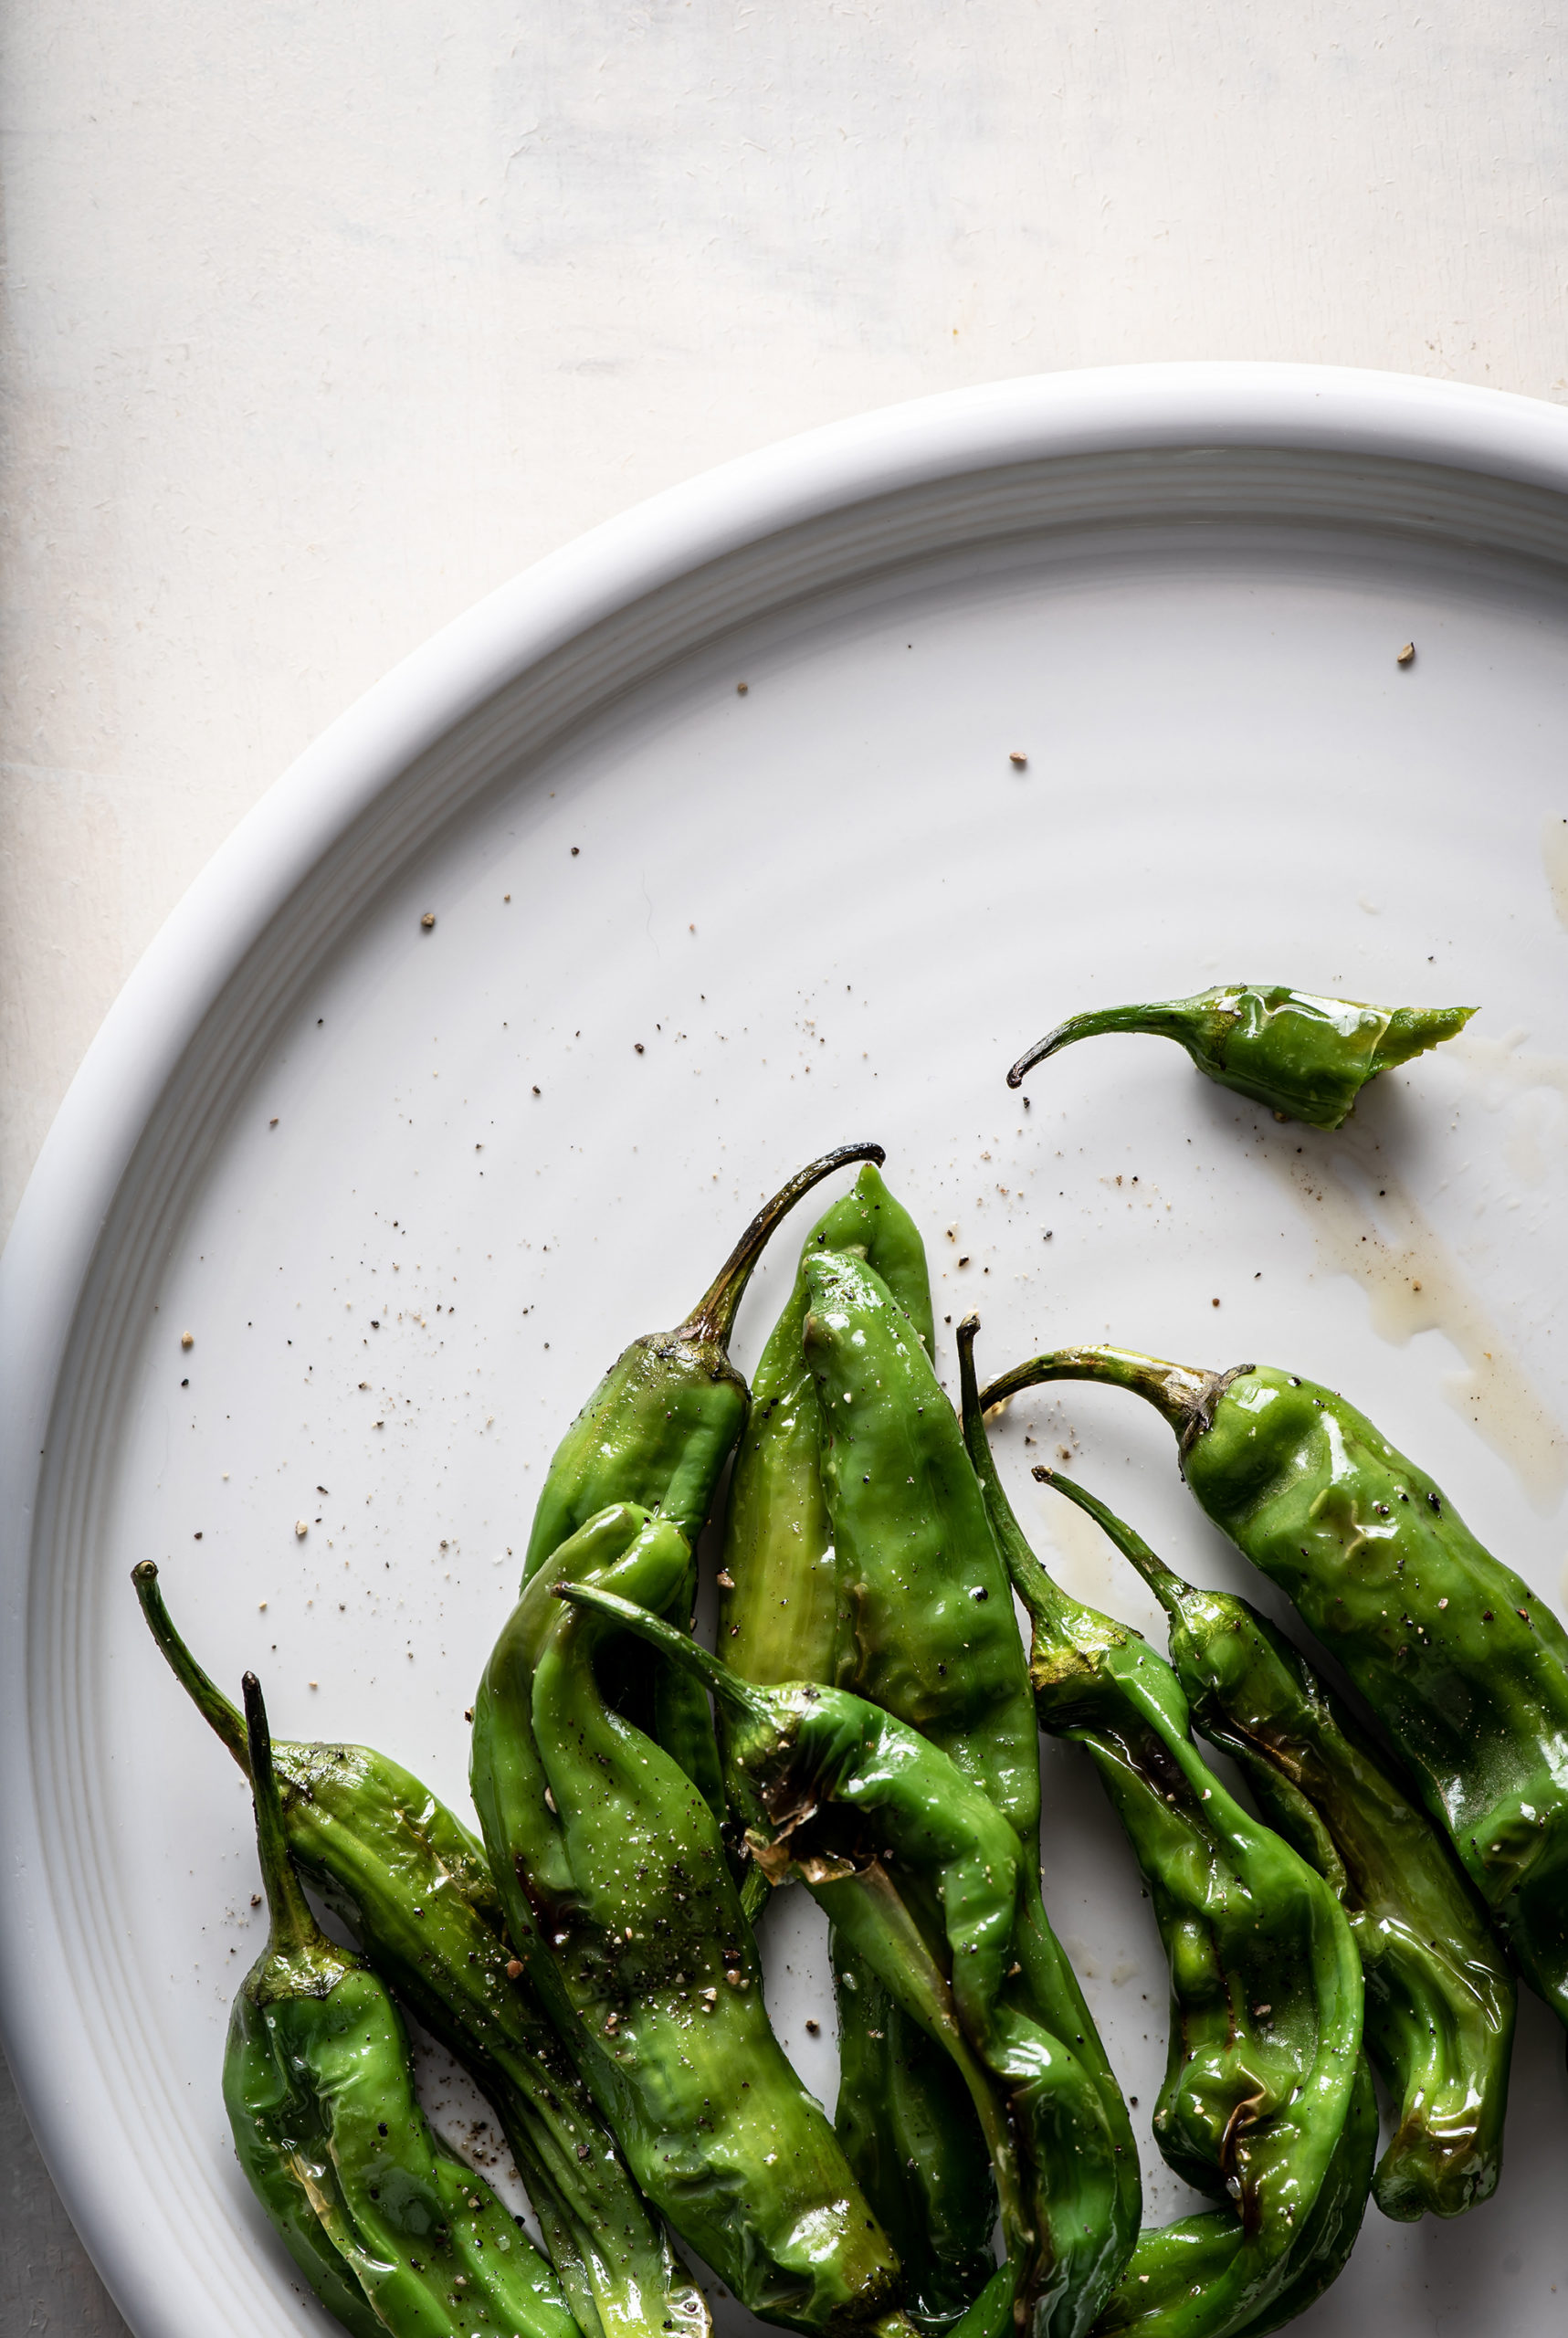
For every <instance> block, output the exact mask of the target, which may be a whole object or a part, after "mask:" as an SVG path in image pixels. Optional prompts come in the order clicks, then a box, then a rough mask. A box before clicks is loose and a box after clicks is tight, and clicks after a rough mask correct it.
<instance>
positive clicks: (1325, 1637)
mask: <svg viewBox="0 0 1568 2338" xmlns="http://www.w3.org/2000/svg"><path fill="white" fill-rule="evenodd" d="M1046 1378H1051V1379H1075V1380H1104V1381H1110V1382H1111V1383H1113V1384H1114V1385H1118V1386H1121V1387H1126V1388H1131V1389H1132V1390H1133V1392H1134V1393H1135V1394H1136V1395H1141V1396H1142V1397H1143V1398H1144V1399H1145V1400H1146V1401H1147V1402H1148V1403H1150V1404H1152V1405H1153V1406H1155V1407H1156V1408H1157V1409H1158V1410H1159V1411H1160V1412H1161V1413H1162V1414H1163V1416H1164V1418H1165V1419H1166V1420H1167V1421H1168V1422H1169V1423H1170V1425H1171V1427H1173V1429H1174V1431H1175V1432H1176V1437H1177V1440H1178V1445H1179V1448H1180V1452H1181V1458H1182V1469H1183V1474H1184V1477H1185V1479H1186V1481H1187V1484H1188V1486H1189V1487H1190V1489H1191V1490H1192V1492H1193V1493H1194V1495H1195V1496H1196V1498H1197V1501H1199V1503H1200V1504H1201V1506H1202V1507H1203V1509H1204V1510H1205V1511H1207V1513H1208V1515H1209V1516H1210V1518H1212V1519H1213V1520H1214V1522H1215V1525H1216V1526H1217V1527H1219V1528H1220V1530H1221V1532H1223V1533H1226V1534H1227V1535H1228V1536H1229V1537H1230V1539H1231V1541H1232V1542H1233V1543H1235V1544H1236V1546H1237V1549H1238V1550H1239V1551H1240V1552H1242V1553H1243V1554H1244V1555H1245V1556H1246V1557H1247V1558H1248V1559H1250V1560H1251V1561H1252V1563H1253V1564H1254V1565H1255V1566H1256V1567H1258V1569H1259V1570H1260V1572H1261V1573H1263V1574H1266V1575H1268V1577H1269V1578H1270V1580H1271V1581H1272V1582H1274V1583H1277V1584H1278V1585H1279V1587H1280V1589H1281V1590H1282V1591H1283V1592H1284V1593H1285V1594H1286V1595H1287V1596H1288V1597H1289V1599H1290V1600H1292V1601H1293V1602H1294V1604H1295V1606H1296V1607H1297V1609H1298V1610H1299V1612H1300V1615H1301V1617H1303V1619H1304V1620H1305V1622H1306V1623H1307V1624H1308V1625H1309V1626H1310V1628H1311V1629H1312V1631H1314V1632H1315V1633H1316V1634H1317V1636H1318V1638H1319V1639H1321V1641H1322V1643H1323V1646H1324V1647H1325V1648H1328V1649H1329V1650H1330V1652H1331V1654H1332V1655H1334V1656H1335V1657H1337V1658H1338V1659H1339V1661H1340V1662H1341V1663H1342V1665H1343V1666H1344V1668H1345V1670H1346V1672H1347V1673H1348V1674H1349V1675H1350V1678H1351V1680H1352V1681H1353V1682H1354V1684H1355V1686H1356V1687H1357V1688H1358V1689H1359V1690H1360V1691H1361V1693H1362V1695H1363V1697H1364V1698H1365V1699H1366V1701H1367V1702H1368V1704H1369V1705H1370V1706H1371V1707H1372V1709H1373V1712H1374V1713H1375V1714H1376V1715H1377V1718H1378V1720H1379V1721H1380V1722H1382V1723H1383V1726H1384V1729H1385V1730H1386V1731H1387V1732H1388V1734H1389V1736H1390V1737H1391V1738H1392V1739H1393V1741H1394V1746H1395V1747H1396V1749H1397V1751H1398V1752H1399V1753H1401V1754H1402V1755H1403V1756H1404V1759H1405V1764H1406V1765H1407V1767H1408V1768H1409V1770H1410V1772H1411V1775H1412V1776H1413V1777H1414V1779H1415V1784H1416V1785H1417V1786H1418V1788H1419V1789H1420V1792H1421V1795H1422V1797H1423V1799H1424V1800H1425V1802H1426V1806H1427V1808H1428V1810H1429V1811H1430V1812H1431V1813H1432V1816H1433V1817H1434V1818H1436V1820H1437V1822H1438V1824H1439V1825H1440V1826H1441V1827H1443V1828H1444V1829H1445V1831H1446V1832H1447V1836H1448V1838H1449V1840H1450V1841H1451V1842H1452V1844H1453V1846H1454V1848H1455V1850H1456V1851H1457V1852H1458V1857H1459V1864H1460V1865H1461V1867H1463V1869H1464V1870H1465V1872H1466V1874H1467V1875H1468V1877H1469V1880H1470V1881H1471V1883H1472V1884H1474V1886H1475V1888H1476V1890H1477V1891H1478V1892H1479V1895H1480V1900H1481V1903H1482V1905H1483V1907H1484V1908H1485V1909H1486V1911H1487V1912H1488V1914H1489V1917H1490V1919H1491V1921H1492V1922H1493V1924H1494V1925H1495V1926H1496V1927H1497V1929H1498V1931H1499V1932H1500V1933H1501V1935H1502V1939H1503V1943H1504V1945H1505V1946H1506V1947H1507V1948H1508V1949H1509V1951H1510V1954H1512V1957H1513V1960H1514V1962H1515V1964H1517V1965H1518V1967H1519V1969H1520V1971H1521V1973H1522V1974H1523V1975H1524V1977H1525V1979H1526V1980H1527V1981H1529V1982H1530V1984H1531V1986H1532V1987H1533V1988H1535V1989H1537V1990H1538V1991H1539V1992H1540V1994H1541V1995H1542V1996H1543V1997H1544V1998H1545V2000H1546V2002H1547V2004H1548V2005H1549V2006H1552V2010H1553V2011H1554V2012H1555V2013H1556V2014H1557V2016H1558V2017H1559V2019H1561V2020H1563V2021H1564V2022H1568V1633H1565V1632H1564V1630H1563V1626H1562V1625H1561V1624H1560V1623H1559V1621H1558V1619H1557V1617H1555V1615H1553V1613H1552V1609H1551V1608H1550V1607H1549V1606H1547V1605H1546V1603H1545V1601H1544V1600H1540V1599H1537V1598H1536V1596H1534V1594H1533V1593H1532V1592H1531V1589H1530V1587H1529V1585H1527V1584H1526V1583H1525V1582H1524V1581H1523V1580H1522V1579H1521V1577H1520V1576H1519V1575H1517V1574H1515V1573H1514V1572H1513V1570H1512V1568H1511V1567H1507V1566H1504V1565H1503V1564H1502V1563H1501V1561H1500V1560H1499V1559H1496V1558H1494V1557H1493V1556H1492V1554H1491V1553H1490V1552H1489V1551H1488V1550H1486V1549H1485V1548H1484V1547H1483V1545H1482V1544H1481V1543H1479V1542H1478V1541H1477V1540H1476V1538H1475V1536H1474V1535H1473V1534H1472V1533H1471V1532H1470V1531H1469V1529H1468V1526H1466V1524H1465V1523H1464V1522H1463V1520H1462V1519H1461V1518H1460V1517H1459V1515H1458V1511H1455V1509H1454V1508H1453V1506H1452V1505H1451V1503H1450V1502H1449V1501H1448V1499H1447V1496H1446V1495H1445V1494H1444V1493H1443V1491H1442V1490H1441V1489H1440V1488H1439V1487H1438V1486H1437V1485H1436V1484H1435V1483H1434V1481H1433V1480H1431V1479H1430V1478H1428V1477H1427V1476H1426V1472H1425V1471H1424V1470H1422V1469H1417V1468H1416V1467H1415V1463H1414V1462H1412V1461H1409V1460H1407V1459H1405V1456H1404V1455H1403V1454H1402V1453H1399V1452H1397V1451H1396V1450H1395V1449H1394V1447H1393V1446H1392V1445H1390V1444H1389V1443H1388V1441H1387V1439H1386V1438H1384V1437H1382V1436H1381V1435H1380V1434H1379V1432H1378V1430H1377V1429H1376V1428H1375V1427H1373V1424H1372V1422H1371V1421H1369V1420H1368V1419H1367V1418H1366V1416H1365V1415H1364V1414H1363V1413H1359V1412H1357V1411H1356V1409H1355V1407H1354V1406H1352V1405H1349V1404H1347V1403H1346V1402H1345V1400H1344V1398H1343V1397H1342V1396H1338V1395H1335V1394H1334V1392H1333V1390H1332V1389H1331V1388H1322V1387H1319V1386H1318V1385H1316V1384H1315V1383H1314V1382H1312V1381H1310V1380H1302V1379H1299V1378H1297V1377H1296V1376H1295V1375H1294V1374H1289V1373H1285V1372H1278V1371H1276V1370H1274V1369H1273V1368H1272V1367H1271V1366H1268V1365H1263V1366H1258V1367H1254V1366H1251V1365H1247V1366H1246V1367H1245V1368H1243V1369H1240V1370H1238V1371H1237V1372H1233V1373H1206V1372H1197V1371H1191V1370H1187V1369H1185V1368H1184V1367H1180V1366H1177V1365H1173V1364H1162V1363H1160V1362H1158V1361H1157V1360H1156V1359H1154V1358H1152V1357H1149V1356H1139V1355H1133V1354H1129V1353H1127V1352H1125V1351H1124V1350H1121V1349H1119V1348H1080V1349H1070V1350H1063V1351H1061V1352H1060V1353H1058V1354H1056V1355H1052V1356H1042V1357H1037V1358H1036V1359H1035V1361H1034V1362H1033V1363H1032V1364H1025V1365H1023V1366H1021V1367H1020V1369H1019V1371H1018V1372H1016V1373H1009V1374H1006V1375H1005V1378H1004V1379H1003V1380H1001V1381H998V1382H995V1383H994V1384H993V1388H992V1389H988V1390H987V1391H986V1396H987V1399H988V1400H991V1401H994V1397H995V1396H997V1395H1006V1394H1009V1393H1012V1392H1013V1391H1015V1390H1016V1389H1018V1388H1023V1387H1028V1386H1032V1385H1034V1384H1035V1383H1036V1382H1037V1381H1038V1380H1042V1379H1046Z"/></svg>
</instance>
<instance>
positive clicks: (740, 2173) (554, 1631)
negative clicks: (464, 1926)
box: [473, 1503, 909, 2332]
mask: <svg viewBox="0 0 1568 2338" xmlns="http://www.w3.org/2000/svg"><path fill="white" fill-rule="evenodd" d="M688 1564H689V1551H688V1549H687V1545H686V1543H685V1540H684V1538H683V1536H682V1535H681V1534H680V1533H679V1532H678V1530H677V1529H676V1528H675V1527H674V1526H673V1525H672V1524H671V1523H670V1522H668V1521H667V1520H664V1519H659V1518H655V1517H653V1516H651V1515H650V1513H649V1512H648V1511H645V1510H641V1509H639V1508H638V1507H637V1506H636V1505H635V1504H632V1503H619V1504H616V1505H613V1506H612V1507H611V1508H609V1509H608V1510H606V1511H604V1512H603V1513H602V1514H601V1515H600V1516H599V1517H598V1518H596V1519H591V1520H590V1521H589V1522H587V1524H586V1525H585V1526H584V1527H583V1528H581V1529H579V1531H578V1532H577V1533H576V1534H575V1535H574V1537H572V1539H571V1540H570V1542H568V1543H565V1544H563V1546H562V1548H561V1549H560V1550H559V1551H557V1552H556V1553H555V1554H554V1558H553V1563H552V1566H551V1568H550V1569H549V1570H548V1571H547V1572H546V1573H544V1574H536V1575H535V1577H534V1578H533V1580H532V1581H531V1584H530V1585H529V1586H528V1587H527V1589H526V1590H525V1591H524V1594H523V1596H522V1598H521V1600H520V1602H519V1603H518V1606H517V1607H516V1608H515V1609H514V1611H513V1613H512V1616H511V1617H510V1620H509V1621H508V1623H507V1625H506V1627H505V1628H504V1629H503V1631H502V1633H501V1636H500V1640H499V1641H498V1643H497V1645H496V1648H495V1650H494V1653H493V1654H492V1656H491V1658H490V1661H489V1668H488V1669H487V1671H486V1674H485V1678H484V1681H483V1684H482V1685H481V1687H480V1690H479V1695H478V1697H477V1698H476V1700H475V1705H474V1744H473V1790H474V1800H475V1803H476V1805H477V1806H478V1808H479V1816H480V1820H481V1823H482V1826H483V1828H484V1836H485V1844H486V1848H487V1850H488V1852H489V1859H490V1865H491V1869H492V1870H493V1872H494V1874H495V1877H496V1880H497V1883H498V1886H499V1888H500V1892H501V1897H502V1900H503V1902H504V1904H505V1908H506V1913H507V1921H508V1924H509V1927H510V1931H511V1933H512V1937H513V1939H514V1940H517V1941H519V1943H520V1945H521V1943H523V1942H526V1943H527V1945H526V1947H525V1948H523V1949H522V1952H521V1953H522V1954H524V1955H525V1956H526V1957H527V1959H528V1962H529V1967H530V1970H531V1973H533V1974H534V1975H535V1976H536V1981H537V1985H539V1987H540V1989H541V1992H542V1995H544V1996H545V2001H546V2002H547V2003H548V2004H550V2005H551V2006H552V2012H554V2013H555V2014H556V2018H557V2020H558V2023H559V2025H560V2027H562V2029H563V2034H564V2035H565V2036H566V2038H567V2041H568V2044H569V2046H570V2047H571V2048H572V2050H573V2053H574V2057H575V2059H576V2060H577V2062H578V2066H579V2068H580V2069H581V2071H582V2074H583V2077H584V2080H585V2081H586V2083H587V2085H588V2086H589V2088H590V2090H591V2091H592V2092H593V2093H594V2095H595V2100H596V2101H598V2103H599V2105H600V2108H601V2110H602V2111H603V2112H604V2113H605V2117H606V2118H607V2119H608V2121H609V2122H610V2124H611V2126H612V2127H613V2128H614V2129H615V2132H616V2135H617V2136H618V2137H619V2139H620V2143H621V2146H622V2149H623V2151H624V2152H625V2154H626V2160H627V2162H628V2164H629V2165H630V2167H631V2169H632V2171H633V2174H634V2175H636V2177H637V2181H638V2183H639V2184H640V2185H641V2186H642V2189H643V2191H644V2192H645V2193H646V2194H647V2197H648V2198H649V2199H650V2200H651V2201H653V2202H654V2204H655V2205H656V2206H658V2208H660V2209H661V2210H662V2211H663V2213H664V2214H665V2215H666V2216H667V2217H668V2219H669V2222H670V2223H671V2225H672V2226H673V2227H675V2229H676V2231H677V2232H678V2233H679V2234H680V2235H681V2237H682V2238H683V2239H685V2240H686V2241H688V2242H689V2244H690V2246H691V2247H692V2248H695V2249H696V2250H697V2251H698V2252H699V2254H700V2256H702V2257H703V2258H704V2259H706V2260H707V2262H708V2263H709V2264H710V2265H711V2266H712V2267H713V2269H714V2270H715V2272H717V2273H718V2274H719V2276H720V2278H721V2280H723V2281H725V2282H726V2283H727V2284H728V2286H729V2287H730V2288H731V2290H732V2291H734V2292H735V2294H736V2296H737V2297H739V2298H740V2299H741V2300H742V2302H743V2303H744V2304H746V2305H748V2306H750V2307H751V2309H752V2312H757V2313H763V2314H765V2315H766V2316H767V2318H768V2319H769V2320H770V2321H774V2322H784V2323H785V2324H787V2325H788V2326H790V2327H792V2328H795V2329H800V2330H805V2331H827V2332H839V2331H846V2332H847V2331H850V2330H855V2329H858V2328H859V2327H861V2326H862V2325H863V2324H866V2323H868V2322H871V2323H876V2324H878V2325H879V2327H881V2328H882V2329H884V2330H887V2331H892V2330H895V2329H896V2330H900V2331H905V2332H907V2331H908V2329H909V2325H908V2323H907V2322H904V2320H903V2317H902V2316H901V2314H899V2313H897V2312H896V2311H895V2309H896V2307H897V2303H898V2283H899V2273H898V2263H897V2259H896V2258H895V2256H894V2254H893V2250H892V2248H891V2245H890V2244H889V2240H888V2238H887V2237H886V2235H885V2234H884V2233H883V2232H882V2230H881V2228H880V2227H879V2225H878V2224H877V2222H876V2220H875V2218H874V2217H872V2216H871V2214H870V2212H869V2210H868V2206H867V2204H866V2202H865V2200H864V2198H863V2196H861V2194H860V2191H859V2189H858V2185H856V2183H855V2179H854V2177H853V2175H851V2173H850V2170H849V2166H848V2164H847V2161H846V2159H845V2157H844V2154H843V2152H842V2151H841V2149H840V2148H839V2145H838V2142H837V2137H836V2136H835V2134H834V2133H833V2129H832V2127H831V2126H830V2125H829V2124H828V2122H827V2119H826V2114H825V2113H824V2112H823V2111H822V2109H821V2107H820V2106H819V2105H818V2104H817V2103H816V2102H815V2101H813V2100H812V2098H811V2097H810V2096H809V2095H808V2094H807V2093H806V2092H805V2089H804V2088H803V2087H802V2085H801V2083H800V2080H798V2079H797V2078H796V2076H795V2072H794V2070H793V2069H791V2068H790V2066H789V2063H788V2062H787V2061H786V2060H785V2059H784V2053H783V2051H782V2049H781V2048H780V2047H779V2044H778V2041H777V2040H776V2038H774V2036H773V2031H772V2029H771V2028H770V2027H769V2026H768V2018H767V2014H766V2011H765V2009H764V2006H763V1991H762V1975H761V1969H760V1967H759V1965H758V1963H757V1957H756V1951H755V1948H754V1946H753V1944H752V1938H751V1933H750V1929H749V1927H748V1926H747V1924H746V1922H745V1920H744V1918H743V1916H742V1911H741V1905H740V1901H739V1898H738V1896H737V1893H736V1890H735V1886H734V1884H733V1882H732V1881H731V1875H730V1869H729V1866H728V1864H727V1861H726V1859H725V1856H724V1848H723V1844H722V1840H721V1835H720V1830H719V1825H718V1821H717V1820H716V1819H715V1817H714V1816H713V1814H712V1812H711V1810H710V1808H709V1806H708V1804H707V1802H706V1801H705V1800H704V1798H703V1797H702V1796H701V1795H700V1793H699V1792H698V1791H697V1789H696V1788H695V1787H694V1785H692V1782H691V1780H690V1779H689V1777H688V1776H687V1775H686V1774H685V1773H684V1772H683V1771H682V1770H681V1769H680V1768H679V1765H678V1764H676V1763H675V1762H674V1761H673V1760H672V1759H671V1758H670V1757H669V1756H668V1754H666V1753H664V1752H663V1751H662V1749H661V1748H660V1747H659V1746H658V1745H657V1744H656V1743H654V1742H653V1740H652V1739H651V1738H649V1737H647V1736H646V1735H645V1734H644V1733H643V1732H641V1731H640V1730H638V1729H637V1728H636V1727H634V1726H633V1725H632V1724H631V1723H630V1722H627V1721H626V1719H625V1718H624V1717H623V1716H622V1715H620V1714H618V1713H616V1712H615V1711H613V1710H612V1709H611V1708H610V1707H609V1706H608V1705H607V1704H606V1703H605V1700H604V1698H603V1696H602V1694H601V1692H600V1690H599V1688H598V1684H597V1681H596V1680H595V1669H594V1656H595V1649H596V1648H597V1647H598V1645H599V1643H600V1642H601V1640H602V1639H603V1638H605V1632H606V1627H605V1623H604V1621H603V1619H602V1617H599V1616H597V1615H588V1614H581V1613H578V1612H577V1611H575V1610H574V1609H573V1608H572V1607H570V1606H563V1604H562V1603H561V1602H560V1601H559V1600H558V1599H557V1598H556V1597H555V1596H554V1595H553V1591H552V1585H554V1584H556V1583H557V1582H562V1581H566V1582H582V1581H587V1582H591V1583H604V1584H608V1585H614V1586H615V1587H616V1589H618V1590H626V1591H628V1592H629V1593H631V1594H632V1596H634V1597H636V1598H637V1600H638V1602H639V1603H641V1602H643V1601H646V1602H647V1603H648V1604H649V1605H650V1606H653V1607H655V1608H657V1609H660V1610H663V1609H665V1608H667V1607H668V1605H669V1603H670V1598H671V1596H672V1593H673V1591H674V1589H675V1588H676V1587H677V1586H678V1585H679V1584H680V1583H681V1581H682V1580H683V1579H684V1576H685V1572H686V1569H687V1566H688ZM665 1628H666V1629H667V1630H668V1627H665ZM670 1638H671V1640H672V1641H674V1642H675V1643H676V1644H678V1645H679V1647H681V1648H686V1647H688V1646H689V1642H688V1641H687V1639H686V1638H684V1636H683V1635H681V1634H679V1633H673V1632H672V1633H671V1634H670Z"/></svg>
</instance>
